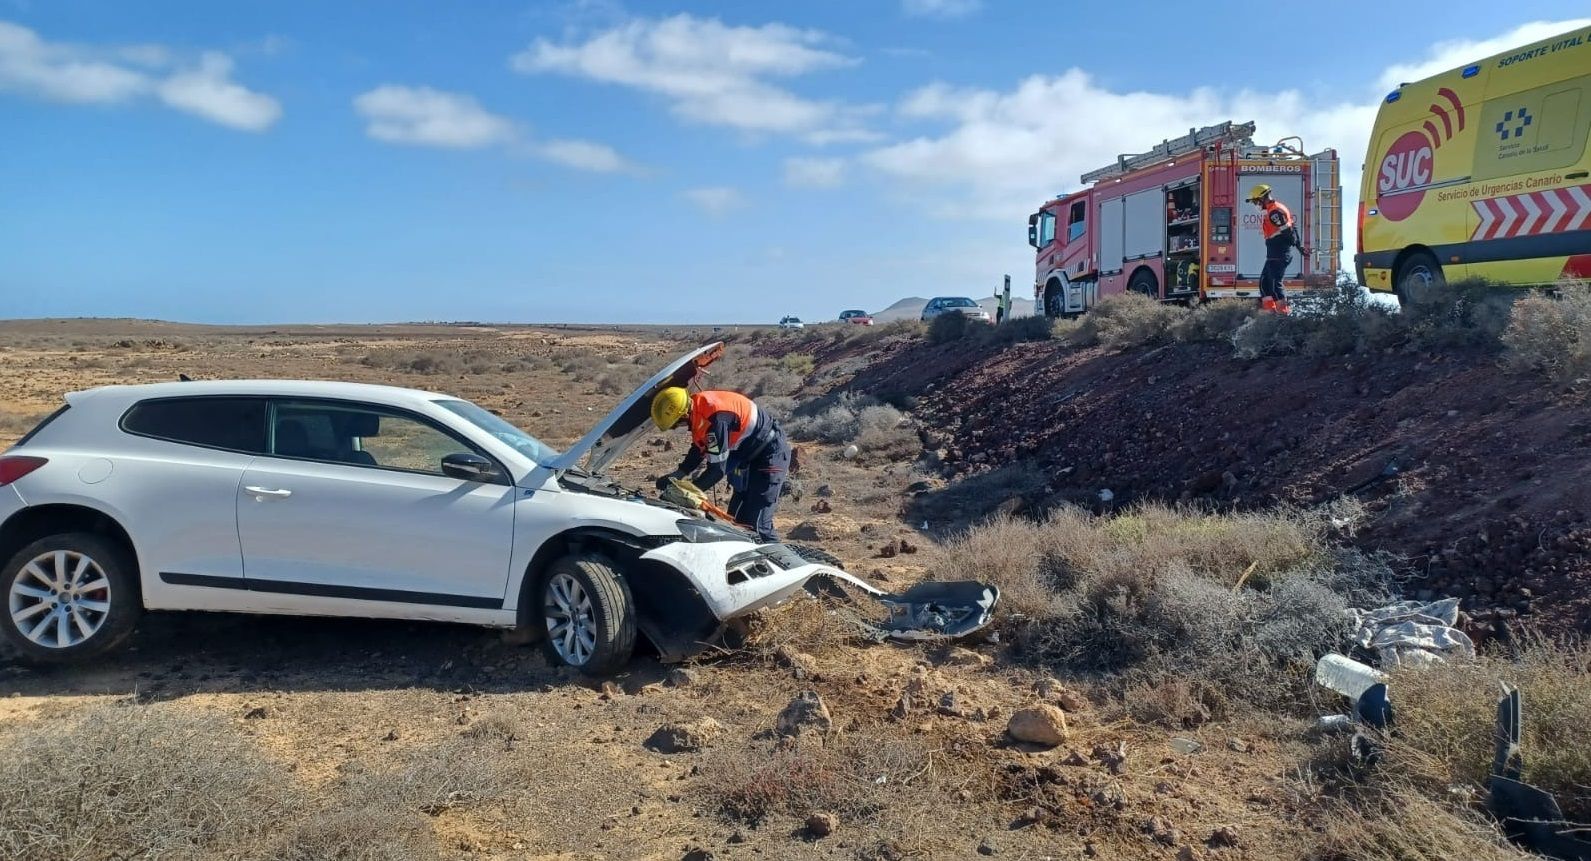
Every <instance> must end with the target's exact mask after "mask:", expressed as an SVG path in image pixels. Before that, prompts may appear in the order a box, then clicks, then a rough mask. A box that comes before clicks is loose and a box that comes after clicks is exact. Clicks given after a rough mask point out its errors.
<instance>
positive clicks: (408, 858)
mask: <svg viewBox="0 0 1591 861" xmlns="http://www.w3.org/2000/svg"><path fill="white" fill-rule="evenodd" d="M262 857H263V858H264V859H265V861H431V859H439V858H441V857H442V856H441V853H440V852H439V851H438V850H437V842H436V833H435V832H434V831H433V830H432V829H431V825H430V823H429V822H427V821H426V818H425V817H424V816H423V815H421V814H419V813H416V812H414V811H407V810H389V809H385V808H379V807H357V808H344V809H335V810H327V811H325V812H323V813H317V814H315V815H314V816H311V817H309V818H308V819H306V820H304V821H301V822H295V823H293V824H292V825H291V826H289V827H288V828H287V829H286V830H285V831H283V832H281V833H280V835H279V836H278V837H276V838H275V839H274V840H272V841H271V842H270V843H269V844H268V845H267V847H266V849H265V851H264V852H263V853H262Z"/></svg>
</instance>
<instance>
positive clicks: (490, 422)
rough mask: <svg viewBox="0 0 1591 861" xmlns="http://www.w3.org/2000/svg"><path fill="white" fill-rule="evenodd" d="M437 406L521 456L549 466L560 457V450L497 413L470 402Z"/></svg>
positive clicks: (437, 403)
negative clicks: (495, 438) (500, 441)
mask: <svg viewBox="0 0 1591 861" xmlns="http://www.w3.org/2000/svg"><path fill="white" fill-rule="evenodd" d="M435 403H436V405H437V406H439V407H441V408H442V409H444V410H447V411H448V412H450V413H452V414H454V415H456V416H458V417H460V418H462V419H464V420H465V421H467V422H469V423H470V424H472V425H475V426H476V427H478V428H480V429H481V430H483V431H486V432H487V433H489V434H491V435H492V436H494V437H497V438H498V439H500V440H502V441H503V442H506V443H508V444H509V445H511V446H513V447H514V448H515V449H516V450H518V451H519V453H520V454H523V455H525V456H526V457H528V458H530V459H531V460H533V461H535V462H536V463H537V464H538V465H540V466H547V465H548V464H550V463H552V461H553V459H554V458H556V457H557V456H558V450H557V449H555V448H553V447H552V446H550V445H547V444H546V443H544V442H542V441H541V440H539V439H536V438H535V437H533V436H531V435H530V434H528V433H525V432H524V431H522V430H520V429H519V428H516V427H514V426H513V425H512V424H509V423H508V422H507V421H505V420H503V418H502V417H501V416H499V415H497V414H496V413H493V412H491V411H490V410H486V409H483V408H481V407H480V406H478V405H476V404H472V403H470V402H469V401H453V400H448V401H436V402H435Z"/></svg>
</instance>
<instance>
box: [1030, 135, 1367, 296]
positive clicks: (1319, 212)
mask: <svg viewBox="0 0 1591 861" xmlns="http://www.w3.org/2000/svg"><path fill="white" fill-rule="evenodd" d="M1253 135H1254V124H1253V123H1251V122H1250V123H1233V122H1225V123H1221V124H1220V125H1216V126H1209V127H1207V128H1202V129H1193V130H1190V131H1189V132H1188V134H1187V135H1185V136H1183V137H1180V138H1177V139H1176V140H1167V141H1162V142H1161V144H1160V145H1159V146H1156V147H1155V148H1153V149H1151V150H1150V151H1148V152H1146V153H1142V154H1140V155H1123V156H1120V157H1119V158H1117V160H1116V163H1115V164H1112V165H1108V166H1106V167H1102V168H1100V169H1099V170H1096V171H1092V172H1089V173H1085V174H1083V176H1082V183H1083V185H1084V186H1085V187H1084V188H1083V190H1082V191H1076V192H1073V193H1071V194H1065V195H1060V196H1058V197H1056V198H1054V199H1052V200H1050V201H1049V202H1048V203H1046V204H1044V206H1042V207H1040V208H1039V211H1038V212H1036V213H1034V214H1033V215H1030V216H1028V244H1029V245H1031V246H1033V247H1034V248H1035V249H1037V250H1038V257H1037V265H1036V267H1035V269H1034V279H1033V292H1034V300H1035V302H1036V303H1037V307H1038V308H1039V309H1040V310H1041V312H1042V313H1044V314H1046V315H1048V316H1051V317H1060V316H1072V315H1075V314H1081V313H1082V312H1084V311H1086V310H1088V309H1089V307H1091V306H1092V305H1093V304H1094V303H1095V302H1097V301H1098V300H1099V299H1101V298H1103V297H1105V296H1110V295H1114V294H1118V293H1125V292H1127V291H1132V292H1135V293H1142V294H1144V295H1145V296H1150V297H1152V298H1155V299H1159V300H1162V301H1176V302H1186V303H1189V304H1192V303H1195V302H1198V301H1201V300H1203V299H1216V298H1234V297H1247V298H1258V297H1259V278H1260V270H1261V269H1262V268H1263V266H1264V264H1265V241H1264V239H1263V238H1262V236H1261V234H1260V220H1259V210H1258V208H1256V207H1254V206H1253V205H1251V204H1249V203H1247V202H1246V201H1244V199H1243V198H1244V197H1245V196H1246V195H1247V192H1248V189H1249V187H1250V186H1253V185H1255V184H1258V183H1265V184H1267V185H1269V186H1270V187H1271V195H1272V196H1273V197H1275V198H1276V199H1277V200H1279V201H1281V202H1282V203H1283V204H1285V205H1286V206H1287V207H1288V208H1289V209H1290V210H1292V212H1293V215H1294V217H1295V218H1296V219H1297V220H1298V225H1299V229H1300V231H1301V233H1300V238H1301V239H1302V241H1303V243H1304V246H1305V247H1306V248H1308V249H1310V251H1311V252H1312V254H1310V255H1308V256H1305V255H1302V254H1298V253H1296V252H1295V253H1294V254H1293V262H1292V265H1291V266H1290V267H1288V269H1287V274H1286V278H1285V280H1284V282H1283V283H1284V285H1285V287H1286V289H1287V291H1288V293H1289V295H1291V294H1293V293H1294V292H1310V291H1314V290H1326V289H1331V288H1332V287H1334V285H1335V284H1336V279H1337V269H1338V265H1339V264H1338V256H1339V255H1340V253H1341V251H1342V187H1341V185H1339V181H1338V178H1337V153H1336V151H1335V150H1329V149H1328V150H1325V151H1324V152H1321V153H1319V154H1316V155H1305V154H1304V151H1303V141H1301V140H1299V139H1298V138H1284V139H1283V140H1282V141H1280V142H1279V143H1277V144H1275V145H1274V146H1256V145H1255V144H1254V141H1253Z"/></svg>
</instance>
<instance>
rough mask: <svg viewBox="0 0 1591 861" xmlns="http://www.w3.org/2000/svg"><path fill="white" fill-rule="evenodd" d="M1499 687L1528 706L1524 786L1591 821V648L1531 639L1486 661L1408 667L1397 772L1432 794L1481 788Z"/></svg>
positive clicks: (1399, 686) (1399, 687) (1399, 693)
mask: <svg viewBox="0 0 1591 861" xmlns="http://www.w3.org/2000/svg"><path fill="white" fill-rule="evenodd" d="M1501 682H1507V683H1508V684H1510V685H1513V686H1514V687H1516V688H1518V689H1519V692H1520V698H1521V700H1522V703H1523V713H1524V719H1525V720H1524V723H1525V726H1524V737H1523V739H1522V747H1523V750H1524V761H1525V769H1524V779H1525V781H1526V782H1528V783H1532V784H1535V785H1537V786H1540V787H1541V788H1542V789H1545V790H1547V791H1549V792H1552V793H1554V794H1555V795H1557V796H1558V801H1559V803H1560V804H1561V805H1562V806H1563V809H1564V814H1565V816H1567V817H1568V818H1569V819H1570V820H1572V821H1576V822H1591V647H1588V646H1586V645H1584V644H1574V645H1568V646H1564V645H1555V644H1552V643H1547V642H1543V641H1539V640H1528V639H1527V640H1526V642H1525V644H1524V645H1523V646H1522V647H1521V648H1520V649H1519V651H1518V653H1517V654H1516V655H1514V656H1511V657H1505V656H1500V655H1486V656H1483V657H1482V658H1481V659H1480V660H1479V661H1478V662H1476V663H1458V662H1449V663H1447V664H1441V665H1438V666H1434V667H1428V668H1422V669H1401V670H1398V671H1396V672H1395V673H1394V675H1393V679H1392V682H1391V683H1390V684H1389V685H1388V687H1389V688H1390V689H1391V690H1392V691H1394V692H1395V696H1396V697H1397V700H1396V702H1397V708H1398V737H1397V741H1396V744H1394V745H1393V746H1392V747H1391V749H1390V750H1389V752H1388V755H1389V758H1390V759H1391V760H1392V762H1393V763H1395V765H1394V767H1395V768H1396V769H1398V770H1399V771H1402V772H1404V773H1407V774H1409V775H1411V776H1412V777H1414V778H1415V779H1417V780H1419V781H1420V783H1421V785H1422V786H1424V788H1426V789H1427V791H1430V792H1432V793H1440V792H1442V791H1444V790H1445V789H1446V788H1447V787H1449V786H1454V785H1459V786H1468V787H1471V788H1475V789H1480V788H1481V787H1484V786H1485V783H1486V778H1487V776H1488V775H1489V774H1490V773H1491V764H1492V752H1493V738H1494V735H1493V733H1494V728H1495V726H1496V724H1497V700H1498V698H1499V696H1501V687H1500V684H1499V683H1501Z"/></svg>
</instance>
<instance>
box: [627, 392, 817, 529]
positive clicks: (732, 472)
mask: <svg viewBox="0 0 1591 861" xmlns="http://www.w3.org/2000/svg"><path fill="white" fill-rule="evenodd" d="M652 421H653V423H654V424H656V425H657V427H658V429H659V430H669V429H671V428H676V427H679V426H681V425H686V424H688V425H689V427H690V432H691V447H690V451H688V452H686V453H685V459H684V460H683V461H681V462H680V465H679V468H678V469H676V470H674V472H672V473H670V474H668V475H665V476H662V477H661V478H659V479H658V480H657V488H658V490H663V489H664V488H666V487H667V486H668V482H669V480H670V479H674V478H686V477H688V476H690V475H691V474H692V473H695V472H696V470H697V469H698V468H699V467H700V466H701V465H702V462H703V461H706V463H707V468H706V469H705V470H703V471H702V473H701V475H700V476H698V477H697V478H696V480H695V484H696V486H697V487H699V488H701V489H702V490H707V489H710V488H711V487H712V486H713V485H715V484H717V483H718V482H719V480H720V479H722V478H723V477H724V476H725V475H728V476H729V487H730V489H731V491H732V493H731V495H730V497H729V515H730V516H731V517H733V518H735V522H736V523H739V524H741V525H742V526H745V527H746V528H748V529H752V530H754V531H755V532H756V533H757V536H758V537H759V538H761V539H762V540H763V541H767V542H774V541H778V540H779V536H778V534H777V533H775V532H774V530H773V512H774V509H775V508H778V507H779V495H780V493H781V492H782V491H783V489H784V482H785V479H786V478H787V477H788V476H789V473H790V440H789V438H788V437H786V436H785V435H784V431H782V430H780V429H779V423H778V422H776V421H774V418H773V416H771V415H769V414H768V411H767V410H764V409H762V408H761V407H759V406H757V403H756V402H755V401H753V400H752V399H751V398H748V397H746V396H745V395H742V394H740V393H738V392H726V391H711V390H709V391H704V392H697V393H696V394H694V395H693V394H691V393H689V392H687V391H685V390H684V389H682V388H678V387H669V388H666V389H664V390H663V391H661V392H658V393H657V395H656V396H655V397H654V398H652Z"/></svg>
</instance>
